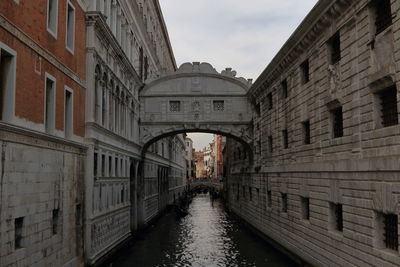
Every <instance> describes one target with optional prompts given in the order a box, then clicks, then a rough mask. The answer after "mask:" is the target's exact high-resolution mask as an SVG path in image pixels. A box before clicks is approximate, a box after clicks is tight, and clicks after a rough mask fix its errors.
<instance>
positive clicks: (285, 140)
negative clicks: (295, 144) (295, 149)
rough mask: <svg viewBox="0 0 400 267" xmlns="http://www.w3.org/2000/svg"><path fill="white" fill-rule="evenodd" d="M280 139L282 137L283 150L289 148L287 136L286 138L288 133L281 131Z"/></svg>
mask: <svg viewBox="0 0 400 267" xmlns="http://www.w3.org/2000/svg"><path fill="white" fill-rule="evenodd" d="M282 137H283V148H285V149H286V148H289V136H288V131H287V130H286V129H285V130H283V131H282Z"/></svg>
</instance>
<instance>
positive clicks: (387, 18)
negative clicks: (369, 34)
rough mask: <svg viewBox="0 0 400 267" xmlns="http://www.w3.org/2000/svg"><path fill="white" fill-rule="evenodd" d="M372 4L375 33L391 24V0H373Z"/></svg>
mask: <svg viewBox="0 0 400 267" xmlns="http://www.w3.org/2000/svg"><path fill="white" fill-rule="evenodd" d="M372 4H373V9H374V13H375V28H376V31H375V33H376V34H379V33H381V32H383V31H384V30H385V29H387V28H388V27H389V26H390V25H392V22H393V21H392V8H391V1H390V0H374V1H373V3H372Z"/></svg>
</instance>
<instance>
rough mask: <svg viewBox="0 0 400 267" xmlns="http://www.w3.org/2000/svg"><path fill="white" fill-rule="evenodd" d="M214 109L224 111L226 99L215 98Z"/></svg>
mask: <svg viewBox="0 0 400 267" xmlns="http://www.w3.org/2000/svg"><path fill="white" fill-rule="evenodd" d="M213 109H214V111H224V109H225V107H224V100H214V101H213Z"/></svg>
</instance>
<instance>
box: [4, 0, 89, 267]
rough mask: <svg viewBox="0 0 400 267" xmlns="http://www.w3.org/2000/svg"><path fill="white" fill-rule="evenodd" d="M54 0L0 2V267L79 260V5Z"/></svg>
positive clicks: (82, 100) (81, 85)
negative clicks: (50, 3)
mask: <svg viewBox="0 0 400 267" xmlns="http://www.w3.org/2000/svg"><path fill="white" fill-rule="evenodd" d="M52 3H55V4H54V5H52V8H51V9H49V8H48V4H49V1H47V0H38V1H14V0H5V1H1V2H0V80H1V83H0V95H1V97H0V99H1V103H0V120H1V121H0V140H1V164H0V165H1V167H0V168H1V179H0V203H1V204H0V266H50V265H57V266H81V265H83V253H84V252H83V238H82V235H83V214H84V207H85V205H84V204H85V203H84V179H83V178H84V162H85V161H84V155H85V153H86V147H85V146H84V145H83V144H82V141H83V138H84V135H85V127H84V123H85V112H84V109H85V59H84V54H85V25H84V9H83V5H82V3H81V1H79V0H70V1H58V2H57V3H56V2H55V1H53V2H52ZM49 14H51V17H52V19H51V20H47V18H48V15H49ZM55 17H57V18H58V20H54V18H55Z"/></svg>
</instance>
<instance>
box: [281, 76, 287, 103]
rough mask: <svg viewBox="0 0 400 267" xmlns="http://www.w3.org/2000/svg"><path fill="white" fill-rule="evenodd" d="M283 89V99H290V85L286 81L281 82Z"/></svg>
mask: <svg viewBox="0 0 400 267" xmlns="http://www.w3.org/2000/svg"><path fill="white" fill-rule="evenodd" d="M281 87H282V97H283V98H287V97H288V84H287V80H286V79H285V80H283V81H282V82H281Z"/></svg>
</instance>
